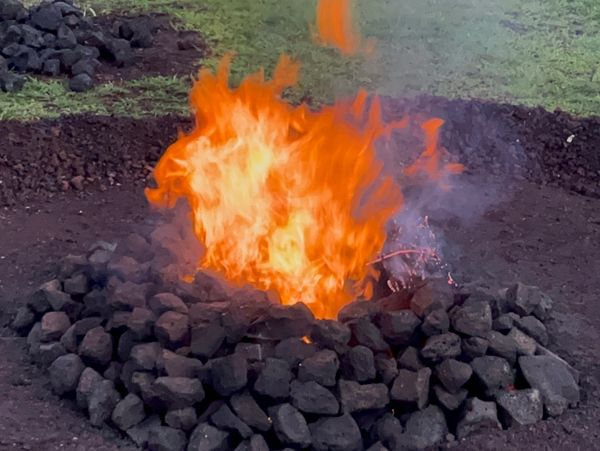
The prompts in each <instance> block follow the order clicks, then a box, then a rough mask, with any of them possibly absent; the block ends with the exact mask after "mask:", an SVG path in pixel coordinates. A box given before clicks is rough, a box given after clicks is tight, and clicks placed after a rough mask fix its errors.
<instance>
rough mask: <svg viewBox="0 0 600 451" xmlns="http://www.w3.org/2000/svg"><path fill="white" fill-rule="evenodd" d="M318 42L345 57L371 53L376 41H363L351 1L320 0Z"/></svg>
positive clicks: (318, 7)
mask: <svg viewBox="0 0 600 451" xmlns="http://www.w3.org/2000/svg"><path fill="white" fill-rule="evenodd" d="M317 32H318V37H317V38H318V40H319V41H320V42H321V43H322V44H324V45H330V46H332V47H336V48H338V49H339V50H340V52H341V53H343V54H345V55H354V54H356V53H361V52H362V53H365V54H369V53H371V52H372V51H373V50H374V48H375V41H374V40H373V39H368V40H367V41H366V42H363V41H362V38H361V35H360V32H359V31H358V27H357V26H356V24H355V23H354V20H353V17H352V7H351V4H350V0H319V3H318V5H317Z"/></svg>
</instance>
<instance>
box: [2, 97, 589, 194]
mask: <svg viewBox="0 0 600 451" xmlns="http://www.w3.org/2000/svg"><path fill="white" fill-rule="evenodd" d="M384 104H385V111H386V113H387V114H388V115H390V116H396V117H397V116H401V115H403V114H405V113H409V114H411V115H414V116H415V117H417V118H418V117H422V118H425V117H430V116H432V115H435V116H438V117H441V118H442V119H444V120H446V123H445V125H444V127H443V132H442V144H443V145H444V146H445V147H446V148H447V149H448V150H449V151H450V152H451V153H452V154H454V155H455V156H456V157H457V159H458V160H459V161H460V162H462V163H464V164H465V165H466V167H467V168H468V171H469V172H473V173H482V174H502V175H505V176H508V177H514V178H517V179H528V180H531V181H535V182H538V183H544V184H546V183H549V184H556V185H559V186H562V187H565V188H567V189H569V190H573V191H576V192H578V193H581V194H585V195H588V196H591V197H600V176H599V175H600V154H599V153H598V152H597V149H598V148H600V118H575V117H573V116H570V115H568V114H566V113H563V112H559V111H556V112H547V111H544V110H543V109H541V108H536V109H530V108H525V107H521V106H512V105H505V104H496V103H490V102H482V101H464V100H447V99H442V98H419V99H416V100H410V101H407V100H391V99H387V100H386V101H385V102H384ZM190 125H191V122H190V120H189V119H187V118H184V117H178V116H165V117H160V118H144V119H132V118H114V117H106V116H89V115H80V116H67V117H63V118H60V119H53V120H41V121H35V122H18V121H3V122H0V135H1V136H4V137H5V141H4V143H5V144H4V146H3V148H2V149H0V205H14V204H17V203H21V202H24V201H27V200H32V199H35V198H48V197H53V196H56V195H57V194H59V193H61V192H63V191H67V190H70V189H75V190H81V191H84V190H86V189H98V188H100V189H104V188H105V187H108V186H110V185H112V184H144V183H146V182H147V180H148V178H149V176H150V174H151V170H152V166H153V165H154V163H155V162H156V161H157V160H158V158H160V155H161V154H162V153H163V152H164V150H165V149H166V148H167V146H168V145H169V144H170V143H171V142H172V141H174V140H175V139H176V137H177V132H178V130H179V129H181V128H186V127H189V126H190ZM397 139H398V142H397V145H395V146H393V147H392V148H393V163H399V162H400V161H401V160H402V158H403V157H404V156H405V153H404V150H405V149H414V150H416V151H418V150H419V149H421V147H422V141H421V139H420V138H419V137H415V136H414V135H413V134H411V133H407V134H400V135H399V136H398V138H397ZM392 166H393V167H397V166H396V165H392Z"/></svg>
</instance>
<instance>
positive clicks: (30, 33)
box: [21, 24, 44, 49]
mask: <svg viewBox="0 0 600 451" xmlns="http://www.w3.org/2000/svg"><path fill="white" fill-rule="evenodd" d="M21 33H22V35H23V44H24V45H26V46H27V47H31V48H34V49H39V48H40V47H42V46H43V45H44V37H43V36H42V33H41V32H40V31H39V30H36V29H35V28H33V27H32V26H29V25H27V24H23V25H21Z"/></svg>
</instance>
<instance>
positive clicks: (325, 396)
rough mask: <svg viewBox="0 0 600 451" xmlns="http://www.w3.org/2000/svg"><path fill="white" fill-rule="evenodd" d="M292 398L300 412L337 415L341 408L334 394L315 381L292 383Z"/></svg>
mask: <svg viewBox="0 0 600 451" xmlns="http://www.w3.org/2000/svg"><path fill="white" fill-rule="evenodd" d="M290 397H291V400H292V404H293V405H294V407H296V408H297V409H298V410H300V411H301V412H304V413H308V414H311V413H313V414H319V415H336V414H337V413H338V412H339V410H340V406H339V404H338V401H337V399H336V398H335V396H333V394H332V393H331V392H330V391H329V390H327V389H326V388H325V387H323V386H322V385H319V384H318V383H316V382H314V381H309V382H299V381H293V382H292V383H291V392H290Z"/></svg>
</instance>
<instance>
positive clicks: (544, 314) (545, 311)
mask: <svg viewBox="0 0 600 451" xmlns="http://www.w3.org/2000/svg"><path fill="white" fill-rule="evenodd" d="M552 304H553V302H552V299H550V297H549V296H548V295H547V294H546V293H540V303H539V304H538V305H536V306H535V308H534V309H533V314H534V316H535V317H536V318H537V319H539V320H540V321H546V320H548V319H550V316H551V314H552Z"/></svg>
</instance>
